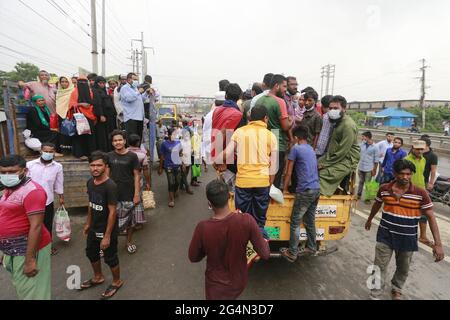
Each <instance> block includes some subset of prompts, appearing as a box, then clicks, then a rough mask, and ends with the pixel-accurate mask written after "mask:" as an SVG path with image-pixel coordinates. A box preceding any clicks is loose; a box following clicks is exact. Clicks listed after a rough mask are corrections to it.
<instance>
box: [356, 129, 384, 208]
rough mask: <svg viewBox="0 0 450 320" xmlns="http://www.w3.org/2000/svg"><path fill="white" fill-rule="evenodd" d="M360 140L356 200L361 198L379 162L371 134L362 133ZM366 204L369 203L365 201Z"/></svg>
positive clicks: (374, 174)
mask: <svg viewBox="0 0 450 320" xmlns="http://www.w3.org/2000/svg"><path fill="white" fill-rule="evenodd" d="M361 138H362V142H361V144H360V145H359V147H360V149H361V156H360V159H359V164H358V175H359V185H358V199H360V198H361V195H362V192H363V188H364V185H365V184H366V183H368V182H370V180H371V179H372V178H373V177H375V176H376V174H377V168H378V163H379V161H380V160H379V158H378V156H379V153H378V148H377V147H376V146H375V144H374V143H373V139H372V132H370V131H366V132H363V134H362V136H361ZM366 203H370V201H369V200H366Z"/></svg>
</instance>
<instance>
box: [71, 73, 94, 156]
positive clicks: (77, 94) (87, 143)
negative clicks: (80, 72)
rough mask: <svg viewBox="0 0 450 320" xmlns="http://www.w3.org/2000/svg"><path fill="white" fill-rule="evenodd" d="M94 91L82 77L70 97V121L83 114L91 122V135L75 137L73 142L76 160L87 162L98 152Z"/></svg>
mask: <svg viewBox="0 0 450 320" xmlns="http://www.w3.org/2000/svg"><path fill="white" fill-rule="evenodd" d="M92 99H93V96H92V91H91V89H89V82H88V80H87V78H86V77H84V76H80V77H79V78H78V81H77V87H76V88H75V89H74V90H73V92H72V94H71V95H70V102H69V112H68V114H67V118H68V119H73V114H74V113H77V112H81V113H83V114H84V116H85V117H86V119H87V120H88V122H89V127H90V129H91V134H84V135H81V136H79V135H75V136H73V141H72V153H73V155H74V156H75V157H76V158H79V159H81V160H86V159H87V157H88V156H90V155H91V153H92V152H93V151H95V150H96V143H95V140H96V139H95V123H96V121H97V117H96V116H95V114H94V107H93V105H92V103H93V101H92Z"/></svg>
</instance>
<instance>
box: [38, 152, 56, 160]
mask: <svg viewBox="0 0 450 320" xmlns="http://www.w3.org/2000/svg"><path fill="white" fill-rule="evenodd" d="M54 156H55V155H54V154H53V153H50V152H42V155H41V158H42V160H44V161H51V160H53V158H54Z"/></svg>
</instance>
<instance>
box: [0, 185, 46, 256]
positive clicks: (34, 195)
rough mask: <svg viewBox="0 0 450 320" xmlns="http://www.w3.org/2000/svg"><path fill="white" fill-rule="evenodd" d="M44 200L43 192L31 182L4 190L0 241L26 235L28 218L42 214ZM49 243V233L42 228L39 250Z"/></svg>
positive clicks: (1, 205) (0, 220) (28, 225)
mask: <svg viewBox="0 0 450 320" xmlns="http://www.w3.org/2000/svg"><path fill="white" fill-rule="evenodd" d="M46 198H47V196H46V194H45V190H44V189H43V188H42V187H41V186H40V185H39V184H37V183H36V182H34V181H33V180H29V181H28V182H26V183H25V184H24V185H22V186H20V187H18V188H17V189H13V190H11V189H5V191H4V193H3V196H2V197H1V199H0V239H7V238H12V237H17V236H26V235H28V233H29V231H30V221H29V220H28V216H31V215H33V214H38V213H44V212H45V201H46ZM50 241H51V240H50V233H49V232H48V230H47V229H46V228H45V227H42V233H41V243H40V245H39V249H42V248H44V247H45V246H47V245H48V244H49V243H50Z"/></svg>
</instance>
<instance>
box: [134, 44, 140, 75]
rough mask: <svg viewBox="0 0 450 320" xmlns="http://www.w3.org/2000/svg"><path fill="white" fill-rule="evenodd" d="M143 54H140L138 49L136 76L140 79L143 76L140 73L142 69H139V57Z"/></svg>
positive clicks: (136, 54)
mask: <svg viewBox="0 0 450 320" xmlns="http://www.w3.org/2000/svg"><path fill="white" fill-rule="evenodd" d="M140 54H141V53H140V52H139V50H138V49H136V53H135V57H136V74H137V76H138V77H139V75H140V74H141V73H140V69H139V55H140Z"/></svg>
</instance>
